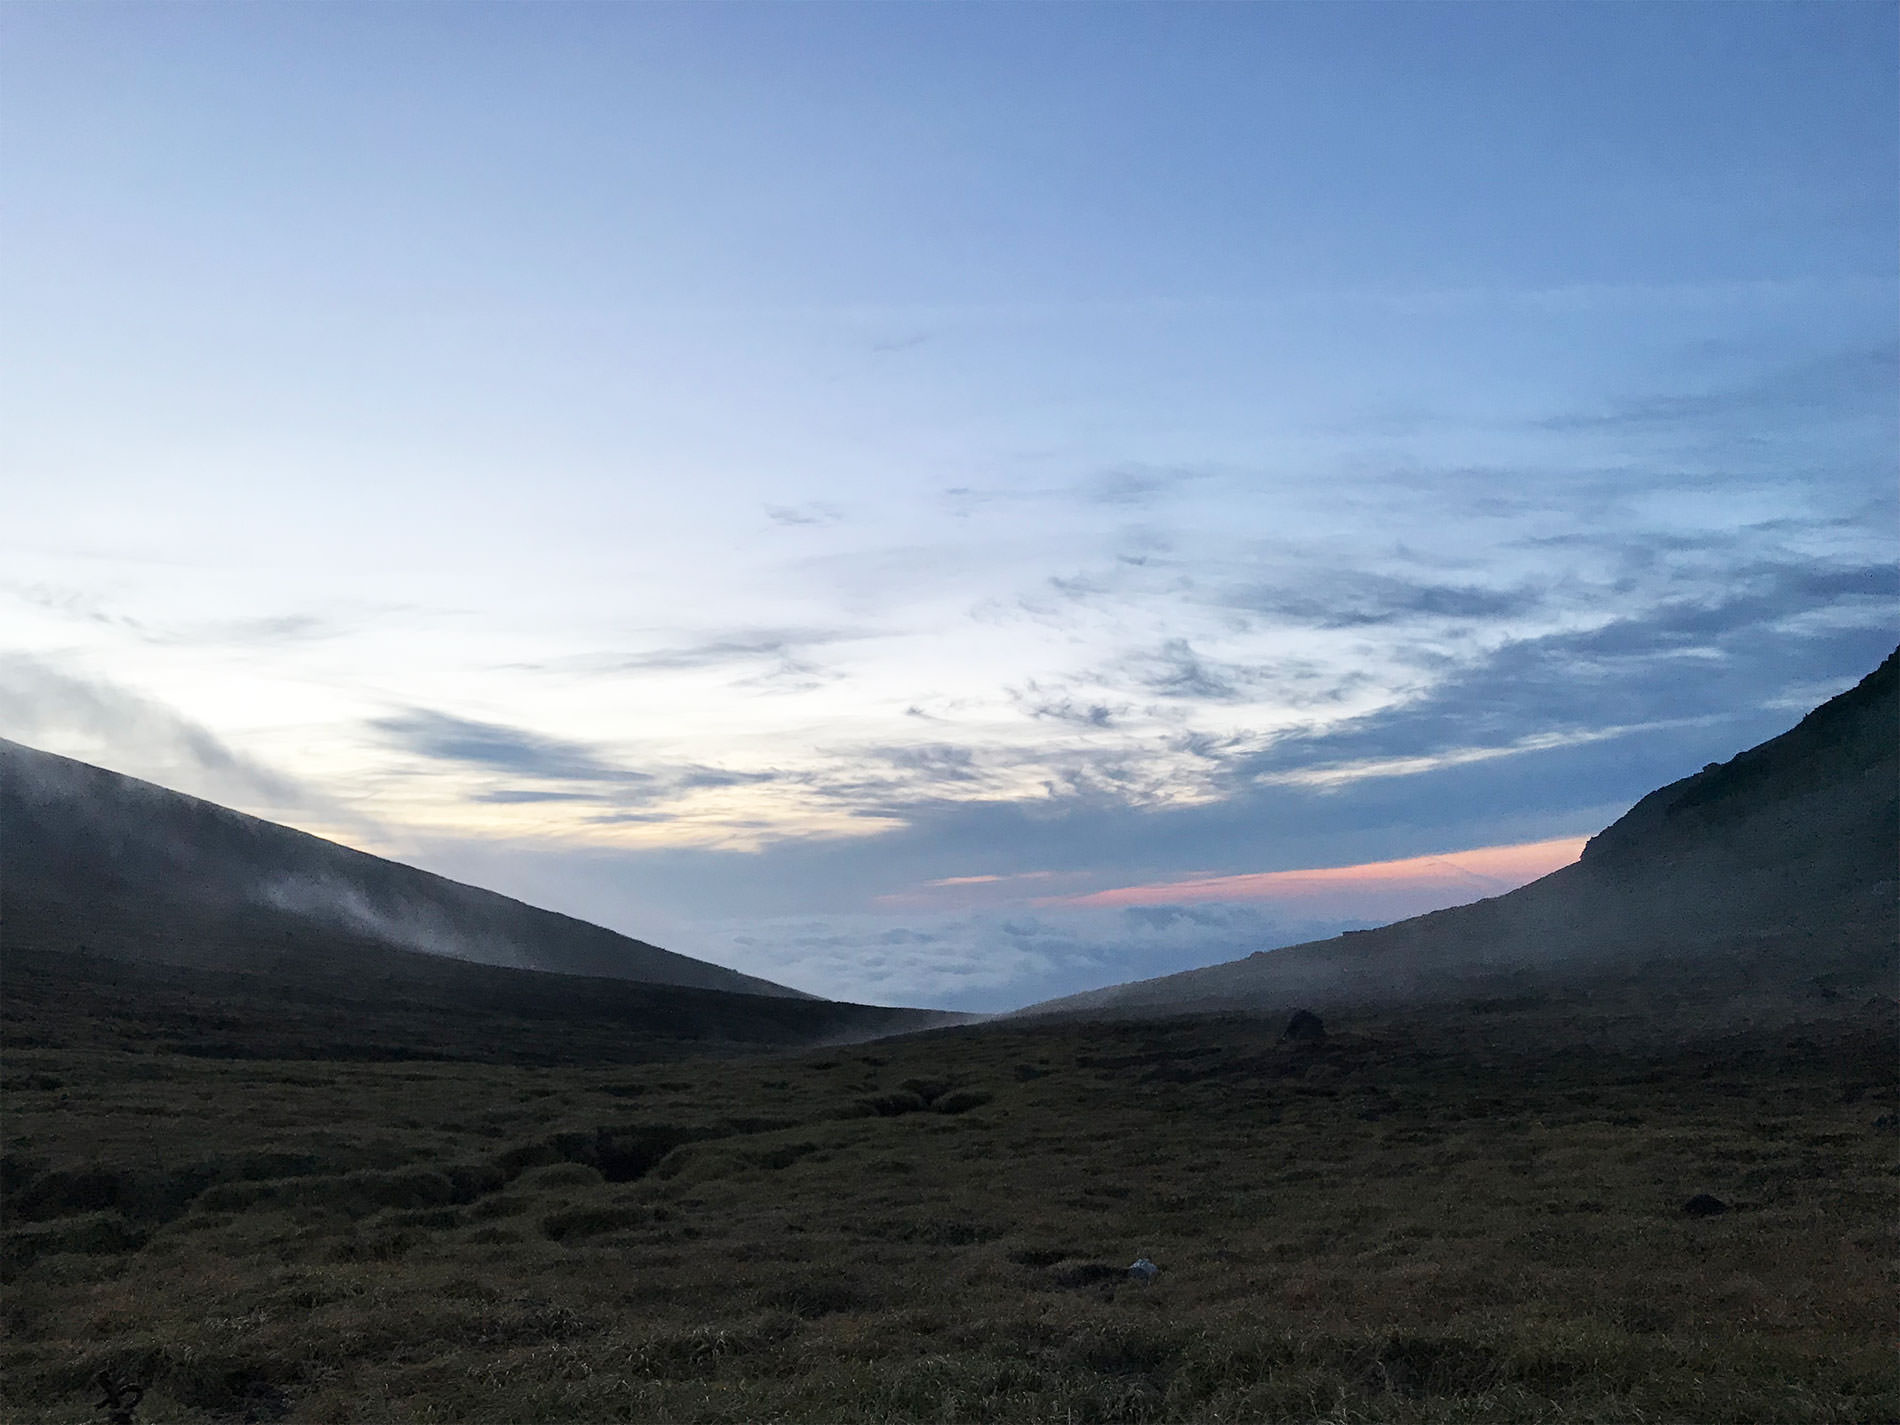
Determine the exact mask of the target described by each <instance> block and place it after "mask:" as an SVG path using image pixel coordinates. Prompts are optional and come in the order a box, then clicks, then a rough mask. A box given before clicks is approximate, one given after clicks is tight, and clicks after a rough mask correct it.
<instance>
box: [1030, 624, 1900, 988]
mask: <svg viewBox="0 0 1900 1425" xmlns="http://www.w3.org/2000/svg"><path fill="white" fill-rule="evenodd" d="M1897 789H1900V649H1896V650H1895V652H1894V653H1892V654H1890V655H1888V657H1887V658H1886V660H1885V661H1884V662H1882V663H1881V665H1880V666H1879V667H1878V668H1877V669H1875V670H1874V671H1873V672H1872V673H1870V674H1868V675H1867V677H1865V678H1864V679H1862V680H1861V682H1860V683H1859V684H1858V685H1857V686H1855V687H1853V688H1851V689H1849V690H1848V691H1847V692H1844V693H1842V694H1840V695H1839V696H1838V697H1835V698H1832V699H1830V700H1829V701H1828V702H1826V703H1824V704H1822V705H1821V706H1820V707H1818V708H1816V709H1815V710H1814V711H1813V712H1811V713H1809V714H1808V715H1807V716H1806V717H1805V718H1803V719H1802V720H1801V722H1800V723H1799V724H1798V725H1796V726H1795V727H1793V728H1791V729H1790V730H1789V731H1787V732H1785V733H1783V734H1781V736H1779V737H1776V738H1772V739H1771V740H1769V741H1767V742H1764V743H1762V744H1761V745H1760V746H1758V747H1753V748H1750V749H1749V750H1748V751H1746V752H1742V753H1740V754H1738V755H1737V756H1735V757H1733V758H1731V759H1730V760H1729V761H1727V762H1722V763H1712V764H1710V765H1709V766H1708V767H1705V768H1704V769H1703V770H1702V771H1700V772H1697V773H1696V774H1694V775H1693V776H1690V777H1685V778H1683V779H1682V780H1681V781H1678V782H1672V783H1671V784H1670V785H1668V786H1666V787H1663V788H1660V789H1659V790H1657V791H1654V792H1651V793H1650V794H1649V795H1648V796H1646V797H1644V798H1643V799H1642V800H1641V801H1639V802H1637V804H1636V805H1635V806H1634V807H1632V808H1631V809H1630V810H1629V811H1628V812H1627V813H1626V814H1625V815H1623V816H1622V817H1620V818H1619V819H1618V820H1617V821H1616V822H1615V823H1614V824H1613V825H1612V826H1610V827H1608V828H1607V829H1605V830H1604V831H1602V832H1601V833H1599V834H1598V835H1597V836H1595V837H1593V838H1592V839H1591V840H1590V842H1589V843H1588V845H1586V846H1585V848H1584V852H1583V856H1582V858H1581V859H1580V860H1579V861H1578V862H1577V863H1576V864H1574V865H1571V866H1566V867H1564V868H1563V869H1561V870H1558V871H1555V872H1553V873H1551V874H1550V875H1548V876H1545V877H1543V878H1542V879H1541V880H1538V881H1533V882H1532V883H1531V884H1530V885H1528V886H1523V887H1520V888H1519V889H1517V890H1515V891H1512V892H1510V893H1509V894H1507V895H1502V896H1497V897H1494V898H1492V899H1488V900H1482V901H1478V902H1476V903H1475V904H1472V905H1465V906H1457V907H1454V908H1452V909H1449V910H1441V911H1434V912H1433V913H1431V914H1429V915H1422V916H1417V917H1414V918H1413V919H1411V920H1404V921H1400V922H1398V923H1397V924H1395V925H1388V926H1385V927H1383V928H1381V929H1377V930H1364V931H1356V932H1352V933H1350V934H1348V935H1345V936H1341V937H1338V938H1336V939H1332V940H1318V941H1310V942H1308V943H1306V944H1304V945H1294V946H1289V947H1287V948H1286V949H1283V950H1273V951H1262V952H1257V953H1255V954H1254V955H1251V956H1248V957H1247V958H1246V959H1243V960H1234V961H1230V962H1228V963H1226V964H1222V965H1213V966H1209V967H1207V968H1206V969H1201V970H1188V971H1185V972H1183V973H1180V974H1174V975H1164V976H1161V977H1159V978H1156V979H1151V980H1138V981H1134V982H1132V983H1129V984H1124V985H1115V986H1111V987H1109V988H1107V989H1101V990H1094V991H1090V992H1088V993H1084V994H1078V995H1069V996H1065V997H1063V998H1061V999H1054V1000H1047V1001H1044V1002H1043V1003H1041V1004H1037V1005H1032V1006H1030V1007H1029V1008H1028V1009H1026V1010H1021V1011H1018V1013H1023V1014H1043V1013H1057V1014H1063V1013H1072V1014H1155V1013H1168V1012H1176V1013H1178V1012H1188V1011H1199V1010H1215V1009H1234V1008H1262V1007H1275V1008H1282V1007H1285V1006H1288V1005H1291V1004H1295V1003H1301V1004H1308V1003H1310V1004H1312V1005H1315V1006H1318V1007H1325V1006H1327V1005H1346V1004H1376V1003H1391V1002H1395V1001H1400V1000H1409V999H1422V998H1437V997H1448V996H1455V995H1460V994H1469V993H1471V992H1472V991H1473V990H1474V989H1476V988H1477V987H1479V986H1483V985H1487V984H1488V985H1492V986H1496V985H1498V984H1499V983H1501V982H1505V981H1512V982H1517V983H1522V984H1533V983H1539V982H1542V983H1549V982H1551V981H1552V980H1555V979H1562V978H1565V977H1572V976H1576V975H1579V974H1589V973H1597V972H1602V971H1605V970H1613V971H1617V972H1621V973H1626V974H1636V975H1641V974H1643V973H1645V972H1646V971H1648V970H1649V969H1651V968H1654V967H1659V966H1664V965H1675V964H1682V963H1686V962H1690V961H1696V960H1701V961H1703V962H1705V963H1706V964H1708V965H1712V966H1716V967H1718V968H1719V967H1720V966H1721V965H1724V964H1726V965H1728V966H1730V967H1732V968H1734V969H1735V971H1736V973H1737V974H1743V973H1744V970H1745V975H1746V976H1747V977H1753V978H1754V979H1757V980H1760V979H1762V978H1763V977H1764V976H1765V977H1767V978H1769V979H1774V980H1776V981H1777V982H1778V983H1782V982H1788V981H1790V980H1791V979H1792V980H1800V981H1803V982H1807V981H1814V982H1816V983H1819V984H1821V985H1822V986H1823V989H1824V991H1825V992H1826V993H1834V992H1835V991H1833V990H1832V989H1827V988H1826V982H1827V980H1828V978H1829V976H1830V975H1835V974H1844V975H1846V976H1847V977H1848V979H1849V980H1852V981H1855V982H1862V983H1866V984H1868V985H1878V987H1879V988H1881V989H1882V990H1883V991H1884V992H1885V993H1887V994H1891V993H1892V992H1893V989H1894V984H1893V973H1892V971H1893V969H1894V966H1895V963H1896V956H1897V954H1900V952H1897V951H1896V930H1900V907H1897V905H1896V891H1897V890H1900V886H1897V885H1896V879H1895V878H1896V874H1897V867H1900V795H1897V794H1896V793H1897Z"/></svg>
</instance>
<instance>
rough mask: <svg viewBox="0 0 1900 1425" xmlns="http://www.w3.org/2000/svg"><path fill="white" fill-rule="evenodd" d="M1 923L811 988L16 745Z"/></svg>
mask: <svg viewBox="0 0 1900 1425" xmlns="http://www.w3.org/2000/svg"><path fill="white" fill-rule="evenodd" d="M0 929H3V931H4V934H5V937H6V940H7V942H8V944H9V945H10V946H19V945H22V944H33V945H44V946H47V947H49V948H73V949H84V950H86V951H88V952H89V953H92V954H95V955H103V956H107V957H110V958H115V959H126V960H143V961H151V962H155V963H162V964H169V965H178V966H187V967H197V968H201V969H215V970H249V969H255V968H258V967H259V966H260V965H262V964H264V963H265V962H266V961H267V960H271V959H274V958H278V957H281V956H282V954H283V952H284V951H285V950H286V948H287V947H297V953H299V954H300V955H302V956H304V957H305V958H309V957H312V956H321V955H322V954H324V953H325V949H324V947H325V946H326V945H331V944H336V943H339V942H348V943H349V944H350V945H351V946H353V947H355V948H356V950H357V951H360V950H361V949H363V948H364V947H373V946H381V947H386V948H387V949H390V950H402V951H421V952H424V953H426V954H430V955H437V956H448V957H452V958H455V959H459V960H466V961H473V962H476V963H478V964H485V965H495V966H506V967H512V968H515V969H523V970H541V971H549V972H553V973H557V974H563V975H585V976H592V977H596V978H608V979H617V980H632V981H638V982H641V983H645V984H656V985H676V986H685V987H689V988H695V989H707V990H722V991H728V992H734V993H740V994H747V995H768V996H778V997H789V998H799V999H810V998H814V997H813V996H809V995H805V994H804V993H803V992H802V991H799V990H794V989H789V988H787V987H786V986H784V985H778V984H774V983H772V982H771V981H769V980H762V979H758V978H756V977H754V976H751V975H744V974H740V973H739V972H738V971H736V970H728V969H725V968H723V967H721V966H718V965H712V964H708V963H707V962H705V961H703V960H695V959H692V958H691V957H689V956H685V955H678V954H674V953H673V952H672V951H669V950H662V949H660V948H659V947H658V946H654V945H648V944H646V943H644V942H643V941H639V940H633V939H630V938H629V937H627V936H624V935H620V934H617V933H615V932H614V931H611V930H607V929H604V928H602V927H601V926H598V925H590V924H588V923H587V922H585V921H581V920H576V919H574V918H573V917H571V916H566V915H561V914H558V913H556V912H554V911H547V910H539V909H536V908H535V907H533V906H530V905H526V904H523V903H522V902H520V901H517V900H513V899H510V898H509V897H507V896H503V895H498V894H496V893H495V892H493V891H485V890H481V889H479V888H478V887H475V886H468V885H463V884H461V883H460V882H457V881H451V880H448V879H447V878H445V877H442V876H437V875H433V874H431V873H430V872H427V871H421V870H417V869H416V868H414V867H412V866H405V865H402V864H400V863H398V862H395V861H388V860H385V859H383V858H382V857H379V856H372V855H369V854H367V853H365V852H361V851H354V850H351V849H350V848H349V847H346V846H339V845H337V844H336V843H335V842H331V841H325V840H323V839H322V838H320V837H316V836H311V835H308V834H306V833H304V832H301V831H294V830H292V829H290V828H289V827H285V826H279V825H277V824H276V823H274V822H268V821H263V820H261V819H259V818H257V817H253V816H246V815H245V814H244V813H242V812H236V811H232V810H230V809H228V808H226V807H221V806H218V805H216V804H214V803H212V802H206V801H201V800H199V799H198V798H196V797H189V796H185V795H183V794H182V793H178V792H172V791H168V790H166V789H165V788H163V787H158V786H154V785H153V784H151V783H149V782H142V781H139V780H137V779H136V778H132V777H125V776H121V775H119V774H118V773H116V772H109V771H106V770H104V769H103V768H99V767H94V766H91V765H89V764H87V763H84V762H78V761H74V760H72V759H71V758H66V757H59V756H55V755H54V754H52V753H49V752H41V751H37V750H35V749H33V748H30V747H25V746H22V745H21V744H19V743H16V742H9V741H6V740H5V739H0ZM392 963H404V962H401V961H397V962H392Z"/></svg>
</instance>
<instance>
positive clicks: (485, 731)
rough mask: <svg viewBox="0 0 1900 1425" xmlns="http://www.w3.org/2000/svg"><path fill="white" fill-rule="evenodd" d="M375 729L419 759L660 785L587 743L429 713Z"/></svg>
mask: <svg viewBox="0 0 1900 1425" xmlns="http://www.w3.org/2000/svg"><path fill="white" fill-rule="evenodd" d="M370 726H372V727H373V728H375V729H376V730H377V731H378V732H381V733H383V734H384V735H385V736H387V737H388V738H389V739H391V740H392V741H394V742H395V743H397V744H398V745H399V746H401V747H402V748H403V749H404V750H405V751H408V752H412V753H414V754H416V755H417V756H420V757H427V758H430V759H431V760H434V761H439V762H454V763H459V764H461V765H463V766H466V767H474V768H478V769H480V770H482V771H489V772H504V773H507V774H509V775H511V776H524V777H539V778H544V779H546V780H549V781H569V782H594V783H604V784H607V785H611V786H629V787H632V786H644V785H650V784H652V782H653V781H654V778H653V777H652V775H651V774H649V773H646V772H636V771H633V770H631V769H629V768H625V767H619V766H615V765H614V764H612V763H610V762H608V761H607V760H605V759H604V758H603V757H602V756H601V755H600V754H599V753H598V752H597V751H596V750H595V749H593V748H591V747H588V746H586V745H585V744H583V743H579V742H569V741H565V740H563V739H561V738H555V737H545V736H543V735H541V734H540V733H535V732H528V731H525V730H523V729H521V728H518V727H508V726H505V725H503V724H501V723H493V722H476V721H473V720H472V719H469V718H463V717H455V716H453V715H451V714H449V713H444V712H435V711H432V710H430V709H428V708H411V709H409V710H408V711H407V712H403V713H399V714H396V715H394V716H391V717H383V718H376V719H374V720H372V722H371V723H370Z"/></svg>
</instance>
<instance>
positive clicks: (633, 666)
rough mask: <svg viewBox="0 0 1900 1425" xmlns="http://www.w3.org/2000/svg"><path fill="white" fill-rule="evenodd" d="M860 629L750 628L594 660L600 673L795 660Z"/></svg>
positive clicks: (858, 634) (859, 633)
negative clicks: (796, 654)
mask: <svg viewBox="0 0 1900 1425" xmlns="http://www.w3.org/2000/svg"><path fill="white" fill-rule="evenodd" d="M868 636H869V635H868V633H866V632H864V631H862V630H850V629H836V628H753V629H738V630H734V631H731V632H727V633H719V634H714V635H712V636H710V637H707V638H704V639H702V640H701V641H699V642H698V643H690V644H687V645H685V646H684V647H680V648H663V649H658V650H656V651H654V652H652V653H635V654H616V655H612V656H611V657H610V658H607V659H601V660H597V661H596V663H595V666H596V667H598V668H600V669H602V671H614V672H656V671H677V670H681V669H695V668H721V667H728V666H731V665H734V664H747V663H756V662H761V661H767V660H771V659H780V660H784V661H786V662H792V661H794V660H793V659H792V656H791V655H792V653H793V652H794V651H795V650H797V649H803V648H814V647H819V646H822V645H825V644H831V643H843V642H846V641H848V640H851V639H857V638H865V637H868Z"/></svg>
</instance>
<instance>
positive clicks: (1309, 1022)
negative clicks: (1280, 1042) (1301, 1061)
mask: <svg viewBox="0 0 1900 1425" xmlns="http://www.w3.org/2000/svg"><path fill="white" fill-rule="evenodd" d="M1280 1037H1281V1038H1282V1039H1291V1040H1292V1041H1293V1042H1294V1043H1295V1044H1318V1043H1321V1042H1323V1041H1324V1040H1325V1038H1326V1025H1325V1023H1324V1022H1323V1021H1322V1020H1321V1019H1320V1017H1319V1016H1318V1015H1317V1014H1314V1013H1313V1011H1312V1010H1310V1009H1296V1010H1294V1011H1293V1018H1291V1019H1290V1020H1288V1021H1287V1026H1286V1029H1285V1030H1284V1031H1283V1032H1282V1033H1281V1035H1280Z"/></svg>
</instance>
